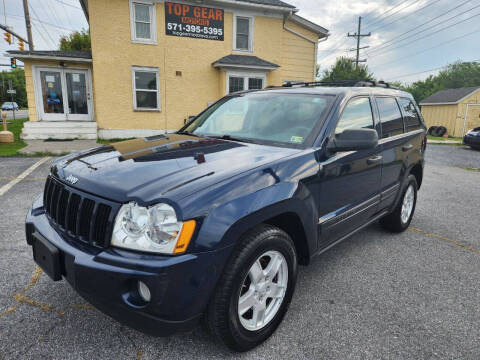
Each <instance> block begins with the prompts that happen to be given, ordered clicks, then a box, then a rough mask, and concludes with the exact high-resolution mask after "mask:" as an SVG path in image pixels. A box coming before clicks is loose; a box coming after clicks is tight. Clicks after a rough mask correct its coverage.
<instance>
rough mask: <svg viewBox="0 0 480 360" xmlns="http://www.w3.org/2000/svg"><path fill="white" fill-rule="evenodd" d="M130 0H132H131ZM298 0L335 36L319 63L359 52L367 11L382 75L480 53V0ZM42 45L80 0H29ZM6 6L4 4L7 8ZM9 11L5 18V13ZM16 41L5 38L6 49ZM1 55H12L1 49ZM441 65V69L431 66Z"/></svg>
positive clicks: (6, 1)
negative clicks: (359, 34) (356, 36)
mask: <svg viewBox="0 0 480 360" xmlns="http://www.w3.org/2000/svg"><path fill="white" fill-rule="evenodd" d="M124 1H127V0H124ZM284 1H285V2H287V3H289V4H292V5H295V6H296V7H297V8H298V9H299V10H300V11H299V12H298V14H299V15H301V16H303V17H305V18H307V19H309V20H311V21H313V22H315V23H316V24H318V25H321V26H323V27H324V28H327V29H328V30H329V31H330V34H331V35H330V37H329V38H328V39H327V40H326V41H324V42H322V43H320V44H319V48H318V49H319V51H318V63H319V65H320V68H321V70H325V69H328V68H329V67H330V66H331V65H332V64H333V63H334V62H335V59H336V57H338V56H349V57H352V58H353V57H354V56H355V52H354V51H348V50H349V49H353V48H354V47H355V46H356V39H354V38H348V37H347V36H346V35H347V33H348V32H350V33H355V32H357V27H358V17H360V16H361V17H362V23H363V25H362V33H364V34H367V33H369V32H371V36H370V37H364V38H362V41H361V46H362V47H363V46H369V47H370V48H368V49H364V50H362V51H361V58H362V59H367V65H368V67H369V69H370V71H371V72H372V73H373V74H374V76H375V77H376V78H377V79H379V80H385V81H403V82H406V83H411V82H413V81H417V80H421V79H424V78H426V77H427V76H428V75H430V74H435V73H437V72H438V71H439V69H440V68H441V67H444V66H445V65H447V64H449V63H452V62H455V61H458V60H463V61H472V60H480V51H479V50H480V43H478V41H476V40H477V39H478V36H479V34H480V21H479V20H480V0H470V1H468V0H362V1H354V0H336V1H321V0H284ZM28 2H29V5H30V16H31V18H32V24H33V38H34V43H35V48H36V49H41V50H54V49H56V48H58V43H59V38H60V36H62V35H66V34H68V33H70V32H72V31H73V30H81V29H86V28H88V23H87V21H86V20H85V17H84V15H83V12H82V10H81V7H80V4H79V1H78V0H28ZM4 9H5V11H4ZM5 15H6V19H5ZM5 20H6V23H7V25H8V26H11V27H12V28H13V30H14V31H15V32H17V33H18V34H20V35H23V36H25V38H26V30H25V21H24V18H23V5H22V1H20V0H0V23H2V24H3V23H5ZM13 49H17V45H16V44H15V45H10V46H9V45H8V44H7V43H6V42H5V41H0V55H3V54H4V53H5V51H7V50H13ZM0 63H3V64H4V63H9V59H8V58H5V57H2V58H1V59H0ZM432 69H435V70H434V71H431V70H432Z"/></svg>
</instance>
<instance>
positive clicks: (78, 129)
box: [9, 0, 328, 139]
mask: <svg viewBox="0 0 480 360" xmlns="http://www.w3.org/2000/svg"><path fill="white" fill-rule="evenodd" d="M81 3H82V7H83V9H84V12H85V16H86V17H87V19H88V20H89V24H90V34H91V38H92V51H91V52H62V51H33V52H28V51H24V52H22V51H10V52H9V54H10V56H12V57H16V58H18V59H20V60H22V61H23V62H24V64H25V75H26V81H27V92H28V104H29V111H30V122H28V123H26V124H25V128H24V130H23V137H24V138H25V139H34V138H49V137H52V138H69V137H71V138H74V137H75V138H95V137H96V136H97V134H98V136H99V137H101V138H122V137H134V136H147V135H152V134H156V133H161V132H163V131H165V130H168V131H172V130H175V129H178V128H180V127H181V126H182V125H183V124H184V123H185V122H186V121H187V120H188V119H189V117H190V116H193V115H196V114H198V113H199V112H200V111H202V110H203V109H205V108H206V107H207V106H208V105H209V104H211V103H213V102H215V101H216V100H218V99H219V98H221V97H222V96H224V95H226V94H228V93H231V92H235V91H240V90H247V89H260V88H264V87H266V86H269V85H281V84H282V83H283V82H286V81H312V80H314V77H315V70H316V58H317V45H318V42H319V41H322V40H326V39H327V37H328V31H327V30H326V29H324V28H323V27H321V26H319V25H316V24H314V23H312V22H310V21H308V20H306V19H304V18H302V17H300V16H298V15H296V14H295V13H296V12H297V11H298V10H297V9H296V8H295V7H293V6H291V5H289V4H286V3H284V2H282V1H280V0H211V1H210V0H197V1H181V2H179V1H176V2H169V1H162V0H81Z"/></svg>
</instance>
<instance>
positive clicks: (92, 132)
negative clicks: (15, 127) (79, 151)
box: [23, 127, 97, 134]
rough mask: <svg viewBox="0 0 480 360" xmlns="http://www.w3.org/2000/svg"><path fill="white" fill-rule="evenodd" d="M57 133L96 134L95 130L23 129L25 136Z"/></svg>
mask: <svg viewBox="0 0 480 360" xmlns="http://www.w3.org/2000/svg"><path fill="white" fill-rule="evenodd" d="M46 132H49V133H57V134H96V133H97V128H61V127H59V128H51V127H45V128H27V129H25V128H23V133H25V134H43V133H46Z"/></svg>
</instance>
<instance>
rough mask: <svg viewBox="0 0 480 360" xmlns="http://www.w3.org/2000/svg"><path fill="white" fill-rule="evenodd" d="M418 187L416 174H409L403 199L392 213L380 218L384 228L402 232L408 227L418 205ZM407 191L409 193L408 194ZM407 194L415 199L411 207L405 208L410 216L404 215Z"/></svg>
mask: <svg viewBox="0 0 480 360" xmlns="http://www.w3.org/2000/svg"><path fill="white" fill-rule="evenodd" d="M417 189H418V185H417V180H416V179H415V176H413V175H409V176H408V183H407V186H405V188H404V189H403V191H402V197H401V200H400V201H399V202H398V204H397V206H396V207H395V209H394V210H393V212H392V213H390V214H388V215H386V216H385V217H383V218H382V219H380V224H381V225H382V227H383V228H384V229H386V230H388V231H391V232H395V233H400V232H403V231H405V230H407V229H408V227H409V226H410V222H411V221H412V218H413V214H414V213H415V206H416V205H417ZM409 191H412V192H413V194H410V192H409ZM407 193H408V194H409V195H407ZM406 196H409V197H410V196H413V199H411V200H412V201H413V203H412V205H411V209H410V210H407V209H405V210H406V211H408V213H409V214H408V217H406V216H405V215H403V216H402V209H403V206H404V203H405V201H406V200H405V198H406Z"/></svg>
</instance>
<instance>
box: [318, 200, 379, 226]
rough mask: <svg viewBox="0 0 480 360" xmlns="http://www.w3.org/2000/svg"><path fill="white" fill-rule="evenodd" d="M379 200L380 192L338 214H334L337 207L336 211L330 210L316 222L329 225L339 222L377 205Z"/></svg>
mask: <svg viewBox="0 0 480 360" xmlns="http://www.w3.org/2000/svg"><path fill="white" fill-rule="evenodd" d="M379 202H380V194H379V195H375V196H374V197H372V198H370V199H368V200H366V201H364V202H363V203H361V204H358V205H356V206H354V207H353V208H351V209H349V210H346V211H344V212H342V213H340V214H338V215H335V214H336V213H337V212H338V211H339V209H337V210H336V211H332V212H330V213H328V214H326V215H324V216H322V217H321V218H320V219H318V224H319V225H329V226H330V225H334V224H336V223H340V222H342V221H344V220H346V219H349V218H351V217H352V216H355V215H357V214H360V213H361V212H363V211H365V210H367V209H369V208H371V207H372V206H375V205H378V203H379Z"/></svg>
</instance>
